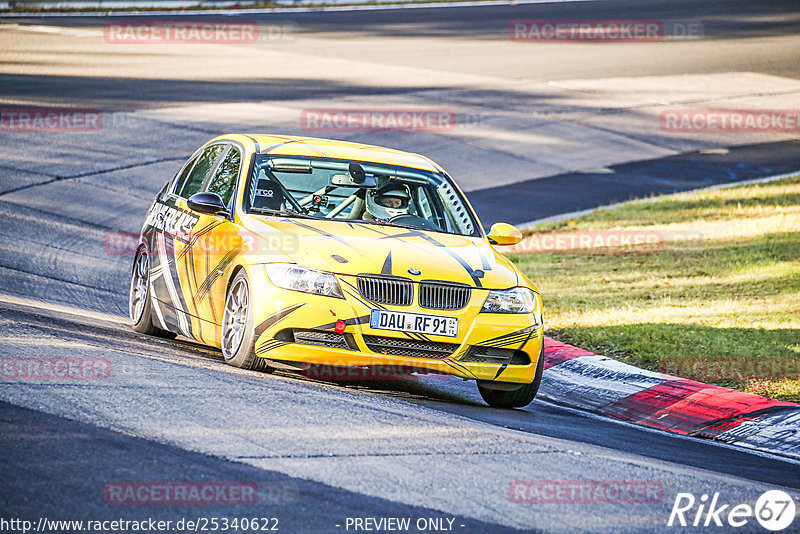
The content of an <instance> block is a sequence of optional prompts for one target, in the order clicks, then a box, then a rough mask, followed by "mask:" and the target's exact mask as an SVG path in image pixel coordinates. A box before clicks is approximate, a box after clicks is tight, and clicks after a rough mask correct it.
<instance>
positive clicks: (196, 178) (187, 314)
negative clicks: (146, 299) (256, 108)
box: [150, 143, 228, 341]
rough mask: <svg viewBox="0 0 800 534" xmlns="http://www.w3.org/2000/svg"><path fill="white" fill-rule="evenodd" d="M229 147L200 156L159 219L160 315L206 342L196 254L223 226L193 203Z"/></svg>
mask: <svg viewBox="0 0 800 534" xmlns="http://www.w3.org/2000/svg"><path fill="white" fill-rule="evenodd" d="M227 148H228V145H227V144H224V143H219V144H214V145H211V146H208V147H206V148H204V149H203V150H202V151H200V152H199V153H198V154H196V155H195V156H194V157H193V159H194V161H193V162H191V165H187V168H185V169H184V171H183V172H182V173H181V175H180V176H179V177H178V179H177V180H176V181H175V184H174V186H173V188H172V189H171V191H170V192H169V193H168V194H166V195H163V196H162V198H161V199H160V200H159V202H160V205H159V209H158V211H157V212H156V214H155V218H156V225H155V226H156V228H157V229H158V231H157V232H155V235H154V238H155V239H154V241H155V247H153V248H152V249H151V250H153V252H154V253H153V254H152V256H154V261H153V263H152V267H151V271H150V280H151V287H152V290H153V295H154V296H155V298H156V300H157V304H158V305H157V306H156V315H157V316H158V318H159V320H160V321H161V322H162V323H163V325H164V326H166V327H167V328H168V329H170V330H172V331H174V332H180V333H182V334H183V335H185V336H187V337H193V338H195V339H198V340H199V341H203V339H204V337H205V336H204V335H203V327H204V326H206V327H207V326H208V325H204V321H205V319H204V318H203V317H201V315H200V310H199V308H198V307H197V305H196V303H195V302H194V293H195V292H194V290H193V288H195V287H196V285H197V277H198V276H200V275H198V274H197V273H196V271H195V264H196V260H195V257H194V256H195V254H194V249H195V247H196V246H197V243H198V241H200V242H201V244H200V247H198V248H203V247H204V245H205V243H204V242H203V241H204V239H205V236H206V234H207V233H208V232H209V231H210V229H211V228H213V227H214V226H215V225H217V224H218V223H217V221H216V220H215V219H216V217H212V216H209V215H204V214H200V213H197V212H194V211H192V210H190V209H189V207H188V204H187V200H188V198H189V197H190V196H192V195H193V194H195V193H197V192H199V191H201V190H202V189H203V187H204V186H205V185H206V183H207V181H208V179H209V177H211V176H213V174H214V171H215V170H216V168H217V166H218V165H219V163H220V162H221V159H222V158H221V156H222V155H223V154H224V153H225V152H226V149H227Z"/></svg>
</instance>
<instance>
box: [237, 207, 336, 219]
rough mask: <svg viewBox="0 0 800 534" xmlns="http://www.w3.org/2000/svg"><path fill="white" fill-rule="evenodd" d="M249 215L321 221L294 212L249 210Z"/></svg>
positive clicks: (262, 209) (264, 209) (263, 209)
mask: <svg viewBox="0 0 800 534" xmlns="http://www.w3.org/2000/svg"><path fill="white" fill-rule="evenodd" d="M250 213H253V214H255V215H277V216H279V217H289V218H292V217H295V218H298V219H316V220H318V221H319V220H321V219H320V217H314V216H313V215H309V214H308V213H297V212H296V211H282V210H271V209H269V208H250Z"/></svg>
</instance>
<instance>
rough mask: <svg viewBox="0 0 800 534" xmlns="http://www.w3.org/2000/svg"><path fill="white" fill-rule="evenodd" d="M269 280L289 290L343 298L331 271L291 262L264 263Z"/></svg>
mask: <svg viewBox="0 0 800 534" xmlns="http://www.w3.org/2000/svg"><path fill="white" fill-rule="evenodd" d="M264 271H266V273H267V277H268V278H269V281H270V282H272V283H273V284H275V285H276V286H278V287H280V288H283V289H289V290H291V291H301V292H303V293H313V294H314V295H324V296H326V297H336V298H340V299H343V298H344V295H342V288H341V287H339V282H338V281H337V280H336V277H335V276H334V275H333V274H331V273H326V272H324V271H317V270H316V269H309V268H308V267H303V266H300V265H295V264H293V263H268V264H265V265H264Z"/></svg>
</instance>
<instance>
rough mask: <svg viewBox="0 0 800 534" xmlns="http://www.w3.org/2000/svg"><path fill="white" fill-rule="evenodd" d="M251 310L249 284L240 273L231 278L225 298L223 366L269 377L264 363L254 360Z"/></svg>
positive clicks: (257, 358) (222, 341)
mask: <svg viewBox="0 0 800 534" xmlns="http://www.w3.org/2000/svg"><path fill="white" fill-rule="evenodd" d="M255 337H256V334H255V330H254V328H253V307H252V306H250V280H249V279H248V278H247V273H246V272H245V271H244V270H241V271H239V272H238V273H237V274H236V276H234V277H233V281H232V282H231V284H230V287H228V293H227V295H226V296H225V311H224V312H223V314H222V333H221V336H220V348H221V349H222V356H223V357H224V358H225V363H227V364H228V365H232V366H234V367H239V368H240V369H250V370H253V371H265V372H269V373H271V372H272V371H274V369H273V368H272V367H270V366H269V365H267V360H265V359H264V358H259V357H258V356H256V351H255Z"/></svg>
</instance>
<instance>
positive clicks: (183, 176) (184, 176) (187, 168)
mask: <svg viewBox="0 0 800 534" xmlns="http://www.w3.org/2000/svg"><path fill="white" fill-rule="evenodd" d="M198 157H200V155H199V154H197V155H195V156H194V157H192V159H190V160H189V163H187V164H186V166H184V167H183V170H182V171H181V175H180V176H179V177H178V183H177V185H176V186H175V189H174V191H180V190H181V189H182V188H183V184H185V183H186V179H187V178H189V173H190V172H192V169H193V168H194V164H195V163H196V162H197V158H198Z"/></svg>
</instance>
